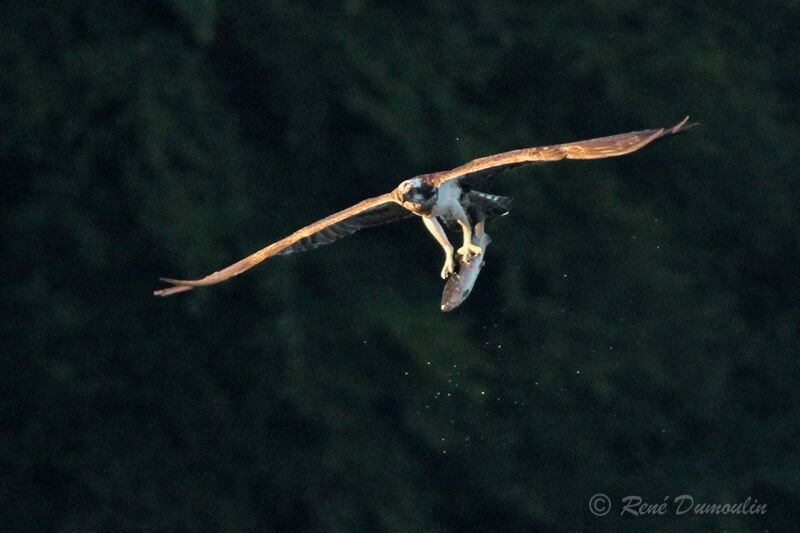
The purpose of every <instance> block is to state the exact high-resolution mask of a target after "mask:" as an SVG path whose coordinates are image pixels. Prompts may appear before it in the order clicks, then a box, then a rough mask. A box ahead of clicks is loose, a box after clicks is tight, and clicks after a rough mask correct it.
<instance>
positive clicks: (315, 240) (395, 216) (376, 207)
mask: <svg viewBox="0 0 800 533" xmlns="http://www.w3.org/2000/svg"><path fill="white" fill-rule="evenodd" d="M408 216H411V213H410V212H409V211H408V210H406V209H405V208H403V207H402V206H401V205H400V204H399V202H398V200H397V198H396V194H395V193H394V192H390V193H387V194H384V195H381V196H376V197H375V198H369V199H367V200H364V201H363V202H359V203H357V204H356V205H354V206H352V207H349V208H347V209H345V210H343V211H339V212H338V213H334V214H333V215H331V216H329V217H326V218H323V219H322V220H318V221H317V222H314V223H313V224H310V225H308V226H306V227H304V228H301V229H299V230H297V231H295V232H294V233H292V234H291V235H289V236H288V237H284V238H283V239H281V240H279V241H277V242H275V243H272V244H270V245H269V246H267V247H266V248H262V249H261V250H259V251H257V252H255V253H254V254H252V255H249V256H247V257H245V258H244V259H242V260H241V261H238V262H236V263H234V264H232V265H230V266H228V267H226V268H223V269H222V270H220V271H218V272H214V273H213V274H210V275H208V276H206V277H204V278H201V279H195V280H183V279H169V278H161V281H165V282H167V283H171V284H172V285H174V287H168V288H166V289H161V290H157V291H155V292H154V293H153V294H154V295H156V296H170V295H172V294H177V293H179V292H184V291H188V290H191V289H192V288H194V287H202V286H205V285H214V284H215V283H220V282H221V281H225V280H227V279H230V278H232V277H234V276H238V275H239V274H241V273H242V272H244V271H245V270H249V269H250V268H252V267H254V266H256V265H257V264H259V263H261V262H262V261H264V260H265V259H267V258H269V257H273V256H276V255H287V254H290V253H293V252H303V251H306V250H311V249H313V248H316V247H317V246H321V245H323V244H328V243H331V242H333V241H335V240H337V239H340V238H342V237H345V236H347V235H351V234H353V233H355V232H356V231H358V230H360V229H362V228H368V227H371V226H378V225H380V224H386V223H387V222H393V221H395V220H399V219H401V218H405V217H408Z"/></svg>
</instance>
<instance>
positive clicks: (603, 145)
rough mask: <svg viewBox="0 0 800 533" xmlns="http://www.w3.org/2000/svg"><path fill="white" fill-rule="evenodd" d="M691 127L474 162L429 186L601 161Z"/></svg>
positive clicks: (539, 148) (536, 149)
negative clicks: (525, 167)
mask: <svg viewBox="0 0 800 533" xmlns="http://www.w3.org/2000/svg"><path fill="white" fill-rule="evenodd" d="M695 125H696V124H690V123H689V117H686V118H685V119H683V120H682V121H681V122H679V123H678V124H676V125H674V126H672V127H671V128H658V129H649V130H641V131H632V132H629V133H622V134H619V135H611V136H608V137H598V138H596V139H589V140H585V141H577V142H571V143H566V144H554V145H552V146H537V147H534V148H523V149H521V150H513V151H511V152H505V153H502V154H496V155H491V156H489V157H482V158H480V159H475V160H474V161H470V162H469V163H467V164H465V165H461V166H460V167H457V168H454V169H453V170H448V171H444V172H439V173H437V174H433V175H432V177H431V182H432V184H433V185H435V186H439V185H441V184H442V183H444V182H445V181H449V180H452V179H458V180H462V181H464V182H466V183H471V182H474V181H476V180H478V179H482V178H487V177H489V176H492V175H494V174H496V173H498V172H502V171H505V170H509V169H512V168H514V167H518V166H520V165H527V164H531V163H545V162H550V161H560V160H562V159H602V158H605V157H617V156H621V155H625V154H629V153H631V152H635V151H636V150H639V149H640V148H643V147H644V146H646V145H648V144H650V143H651V142H653V141H654V140H656V139H658V138H660V137H664V136H666V135H673V134H675V133H681V132H683V131H686V130H688V129H689V128H691V127H693V126H695Z"/></svg>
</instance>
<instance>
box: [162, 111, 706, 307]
mask: <svg viewBox="0 0 800 533" xmlns="http://www.w3.org/2000/svg"><path fill="white" fill-rule="evenodd" d="M694 125H695V124H690V123H689V117H686V118H685V119H683V120H682V121H681V122H679V123H678V124H676V125H674V126H672V127H669V128H657V129H648V130H641V131H632V132H629V133H622V134H619V135H612V136H609V137H599V138H596V139H589V140H585V141H576V142H571V143H566V144H554V145H550V146H539V147H534V148H523V149H521V150H514V151H511V152H505V153H502V154H496V155H491V156H488V157H482V158H480V159H475V160H474V161H470V162H469V163H466V164H464V165H461V166H460V167H456V168H454V169H452V170H445V171H442V172H434V173H432V174H422V175H419V176H416V177H414V178H411V179H409V180H406V181H404V182H402V183H401V184H400V185H398V186H397V188H396V189H394V190H393V191H390V192H388V193H386V194H382V195H380V196H376V197H374V198H368V199H366V200H364V201H362V202H359V203H357V204H356V205H354V206H352V207H349V208H347V209H345V210H343V211H339V212H338V213H334V214H332V215H330V216H328V217H326V218H323V219H322V220H318V221H317V222H314V223H313V224H310V225H308V226H306V227H304V228H300V229H299V230H297V231H295V232H294V233H292V234H291V235H289V236H288V237H284V238H283V239H281V240H279V241H277V242H274V243H272V244H270V245H269V246H267V247H265V248H262V249H261V250H259V251H257V252H255V253H253V254H252V255H249V256H248V257H245V258H244V259H242V260H240V261H238V262H236V263H234V264H232V265H230V266H228V267H226V268H223V269H222V270H220V271H218V272H214V273H213V274H209V275H208V276H206V277H204V278H200V279H196V280H182V279H169V278H161V280H162V281H164V282H166V283H169V284H171V285H172V286H171V287H167V288H164V289H161V290H157V291H155V292H154V294H155V295H156V296H170V295H172V294H176V293H179V292H184V291H188V290H191V289H193V288H195V287H203V286H206V285H214V284H216V283H220V282H222V281H225V280H228V279H230V278H232V277H234V276H238V275H239V274H241V273H242V272H244V271H246V270H249V269H251V268H252V267H254V266H256V265H257V264H259V263H261V262H262V261H264V260H265V259H268V258H270V257H273V256H276V255H287V254H291V253H295V252H303V251H306V250H310V249H312V248H316V247H317V246H321V245H323V244H329V243H331V242H333V241H335V240H337V239H340V238H342V237H345V236H347V235H351V234H353V233H355V232H356V231H358V230H360V229H362V228H368V227H371V226H378V225H380V224H385V223H387V222H393V221H395V220H400V219H402V218H406V217H409V216H412V215H416V216H419V217H420V218H422V222H423V223H424V224H425V227H426V228H427V229H428V231H429V232H430V233H431V235H433V238H434V239H436V241H437V242H438V243H439V244H440V245H441V247H442V249H443V250H444V256H445V259H444V266H443V267H442V272H441V276H442V278H443V279H445V278H447V277H448V276H450V275H451V274H454V273H455V270H456V261H455V259H454V251H455V253H457V254H458V255H459V256H460V258H461V260H462V262H465V263H466V262H469V260H470V259H471V258H472V257H473V256H476V255H479V254H480V253H481V251H482V249H481V247H480V246H479V245H476V244H475V243H474V242H473V225H474V224H476V223H478V222H482V221H484V220H489V219H491V218H493V217H495V216H499V215H502V214H505V213H506V212H507V211H508V210H507V204H508V201H509V199H508V198H504V197H500V196H494V195H491V194H486V193H482V192H478V191H476V190H473V189H472V186H473V184H475V183H476V182H477V181H478V180H482V179H485V178H488V177H490V176H493V175H495V174H497V173H499V172H502V171H504V170H508V169H511V168H514V167H518V166H521V165H527V164H532V163H546V162H551V161H559V160H561V159H603V158H606V157H616V156H621V155H626V154H629V153H631V152H635V151H636V150H639V149H640V148H643V147H644V146H646V145H647V144H649V143H651V142H653V141H654V140H656V139H658V138H661V137H664V136H666V135H672V134H675V133H681V132H683V131H686V130H687V129H689V128H691V127H692V126H694ZM440 220H441V221H442V222H444V223H445V224H447V225H448V226H451V227H455V228H460V230H461V232H462V235H463V245H462V246H461V247H460V248H458V249H457V250H454V248H453V245H452V244H451V243H450V241H449V239H448V238H447V235H446V234H445V232H444V229H443V228H442V225H441V223H440V222H439V221H440Z"/></svg>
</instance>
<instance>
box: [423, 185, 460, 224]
mask: <svg viewBox="0 0 800 533" xmlns="http://www.w3.org/2000/svg"><path fill="white" fill-rule="evenodd" d="M460 199H461V187H460V186H459V184H458V181H457V180H451V181H446V182H444V183H443V184H442V185H441V186H440V187H439V194H438V195H437V198H436V204H435V205H434V206H433V209H432V210H431V215H433V216H435V217H445V218H456V219H459V220H466V213H465V212H464V208H463V207H461V203H460V202H459V200H460Z"/></svg>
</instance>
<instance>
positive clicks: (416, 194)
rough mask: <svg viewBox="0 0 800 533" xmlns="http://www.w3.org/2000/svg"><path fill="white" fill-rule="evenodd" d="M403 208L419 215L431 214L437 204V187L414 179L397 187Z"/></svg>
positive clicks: (422, 180) (419, 179) (420, 179)
mask: <svg viewBox="0 0 800 533" xmlns="http://www.w3.org/2000/svg"><path fill="white" fill-rule="evenodd" d="M397 190H398V192H399V193H400V198H401V200H402V202H403V207H405V208H406V209H408V210H409V211H411V212H413V213H417V214H429V213H430V212H431V209H433V205H434V204H435V203H436V196H437V190H436V187H434V186H433V185H431V184H430V183H428V182H427V181H425V180H424V179H422V178H412V179H410V180H406V181H404V182H403V183H401V184H400V185H399V186H398V187H397Z"/></svg>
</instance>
